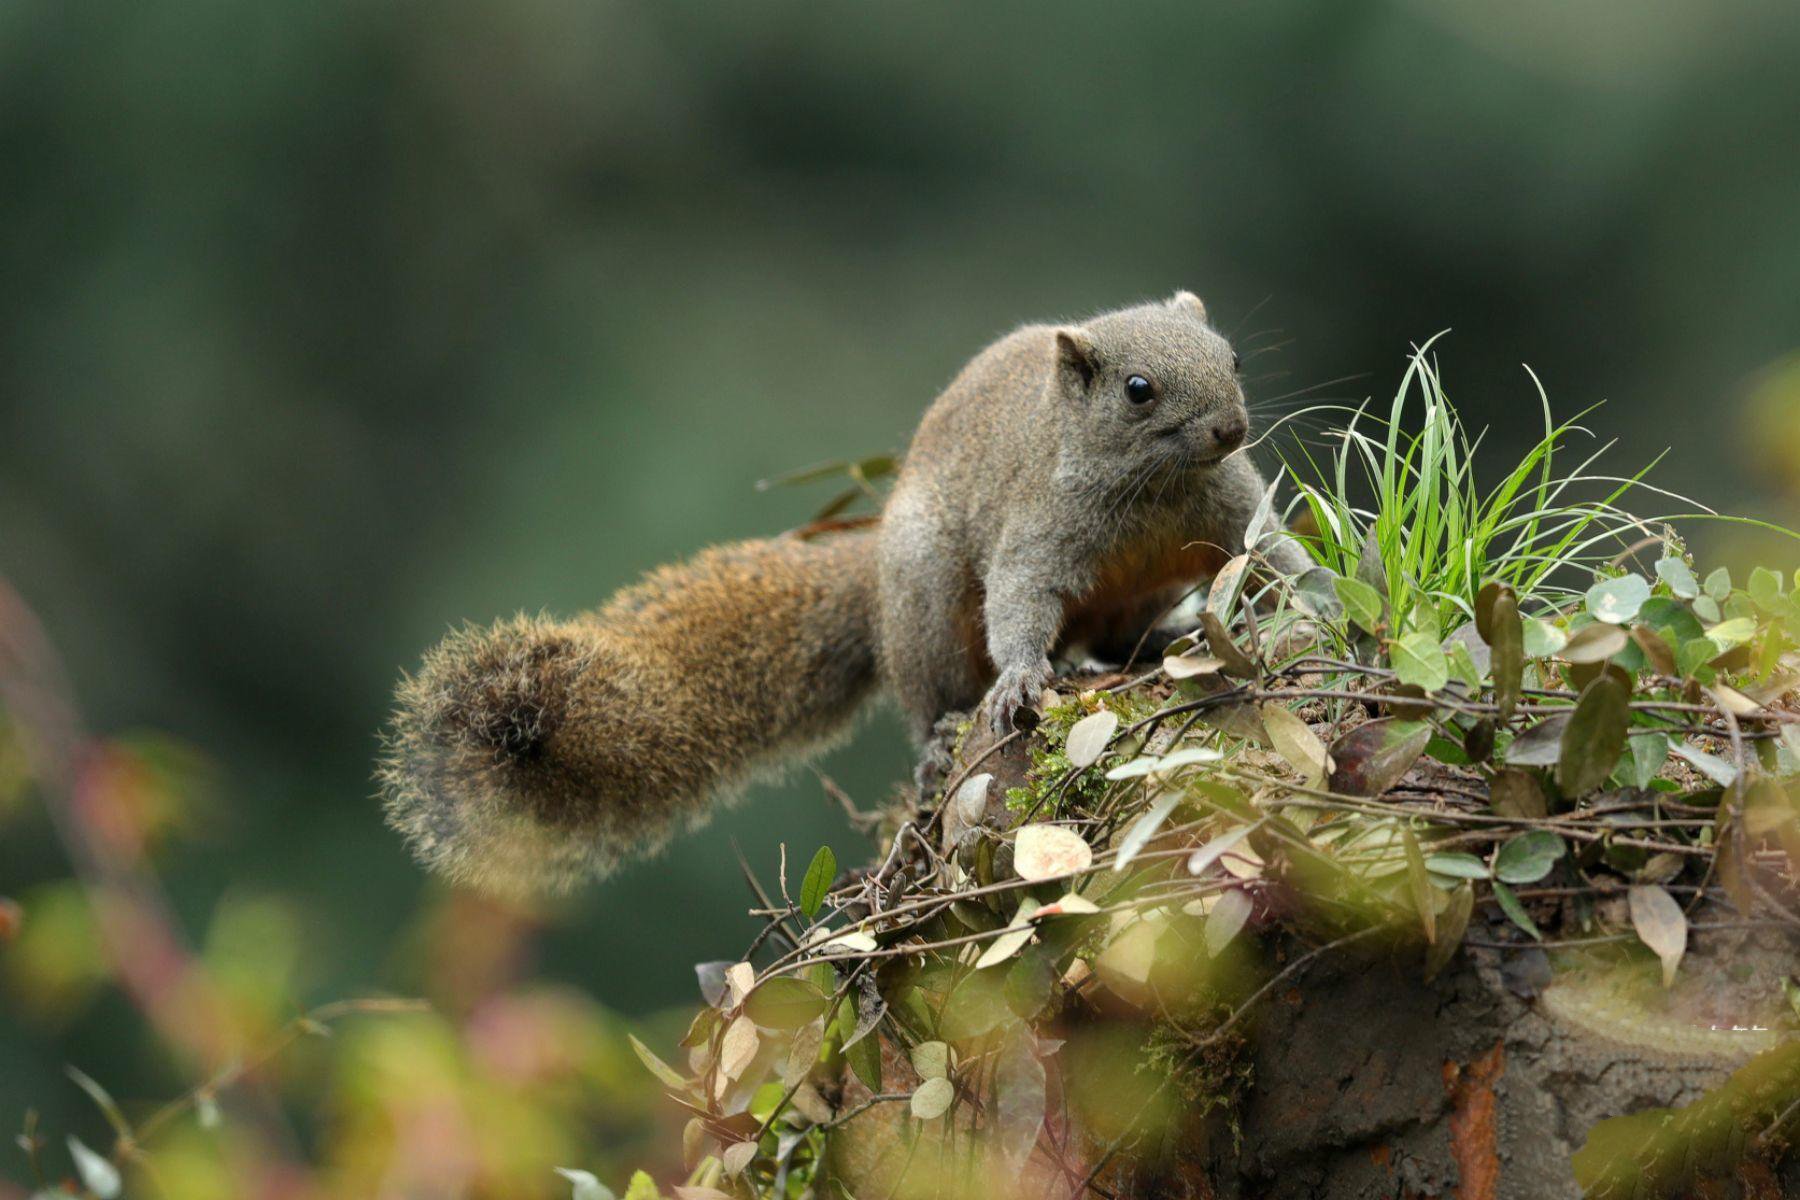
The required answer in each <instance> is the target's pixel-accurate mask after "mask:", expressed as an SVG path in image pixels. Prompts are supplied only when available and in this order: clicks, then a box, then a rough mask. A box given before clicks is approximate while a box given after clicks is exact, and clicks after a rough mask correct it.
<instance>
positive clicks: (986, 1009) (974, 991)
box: [938, 968, 1012, 1042]
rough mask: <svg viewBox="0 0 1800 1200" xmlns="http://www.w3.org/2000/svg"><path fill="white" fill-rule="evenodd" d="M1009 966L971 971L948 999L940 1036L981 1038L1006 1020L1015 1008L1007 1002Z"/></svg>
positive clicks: (954, 1039) (951, 1039)
mask: <svg viewBox="0 0 1800 1200" xmlns="http://www.w3.org/2000/svg"><path fill="white" fill-rule="evenodd" d="M1006 973H1007V972H1006V969H1005V968H990V969H989V970H986V971H970V972H969V973H968V974H967V975H965V976H963V977H962V980H961V982H959V983H958V984H957V985H956V988H955V990H953V991H952V992H951V993H950V995H949V996H947V997H945V999H944V1007H943V1011H942V1012H940V1013H939V1014H938V1036H939V1037H941V1038H942V1039H944V1040H945V1041H946V1042H960V1041H965V1040H967V1039H969V1038H977V1037H980V1036H981V1035H982V1034H984V1033H987V1032H988V1031H990V1030H992V1029H994V1028H995V1027H996V1026H998V1025H999V1024H1000V1023H1001V1022H1002V1021H1005V1020H1006V1019H1007V1018H1008V1017H1009V1016H1010V1014H1011V1012H1012V1010H1011V1009H1010V1008H1008V1007H1007V1005H1006Z"/></svg>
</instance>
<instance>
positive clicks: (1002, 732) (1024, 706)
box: [977, 662, 1051, 738]
mask: <svg viewBox="0 0 1800 1200" xmlns="http://www.w3.org/2000/svg"><path fill="white" fill-rule="evenodd" d="M1050 678H1051V670H1050V664H1049V663H1048V662H1045V663H1041V664H1039V665H1037V666H1035V667H1008V668H1007V669H1006V670H1004V671H1002V672H1000V678H998V679H996V680H995V681H994V686H993V687H992V688H990V689H988V694H987V698H986V699H985V700H983V701H982V702H981V710H980V712H979V714H978V716H977V719H978V720H981V721H985V722H986V723H987V728H988V731H989V732H990V733H992V734H993V735H994V736H995V737H997V738H1000V737H1005V736H1006V735H1007V734H1009V733H1011V732H1013V730H1015V729H1016V730H1019V731H1020V732H1022V733H1029V732H1031V731H1032V730H1033V729H1036V728H1037V724H1038V710H1037V705H1038V700H1039V698H1040V697H1041V696H1042V695H1043V693H1044V688H1045V687H1046V686H1047V685H1048V684H1049V682H1050Z"/></svg>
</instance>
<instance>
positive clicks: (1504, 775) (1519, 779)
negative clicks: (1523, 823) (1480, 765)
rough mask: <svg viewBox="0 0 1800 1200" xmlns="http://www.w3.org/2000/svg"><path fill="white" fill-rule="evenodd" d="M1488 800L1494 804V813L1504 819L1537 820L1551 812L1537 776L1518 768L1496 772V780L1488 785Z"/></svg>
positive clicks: (1508, 768)
mask: <svg viewBox="0 0 1800 1200" xmlns="http://www.w3.org/2000/svg"><path fill="white" fill-rule="evenodd" d="M1488 799H1489V801H1490V802H1491V803H1492V804H1493V807H1494V811H1495V812H1496V813H1499V814H1500V815H1501V816H1503V817H1528V818H1531V819H1533V820H1535V819H1537V818H1539V817H1542V816H1545V815H1547V814H1548V813H1549V811H1550V804H1549V801H1547V800H1546V799H1545V798H1544V789H1543V788H1541V787H1539V786H1538V781H1537V776H1535V775H1533V774H1532V773H1531V772H1530V771H1521V770H1519V769H1518V768H1517V767H1507V768H1505V769H1504V770H1500V771H1496V772H1494V778H1493V780H1492V781H1491V782H1490V783H1489V784H1488Z"/></svg>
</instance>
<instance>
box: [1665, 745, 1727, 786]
mask: <svg viewBox="0 0 1800 1200" xmlns="http://www.w3.org/2000/svg"><path fill="white" fill-rule="evenodd" d="M1669 752H1670V753H1671V754H1675V755H1679V756H1680V757H1681V758H1684V759H1686V760H1687V761H1688V763H1690V764H1691V765H1692V766H1693V768H1694V769H1695V770H1696V771H1698V772H1700V773H1701V774H1702V775H1704V776H1706V777H1707V778H1708V779H1710V780H1712V781H1713V782H1714V783H1716V784H1718V785H1719V786H1720V787H1730V786H1731V785H1732V784H1733V783H1735V782H1737V775H1738V770H1737V768H1736V767H1735V766H1733V765H1732V764H1731V763H1729V762H1726V761H1725V760H1724V759H1722V758H1720V757H1719V756H1718V755H1716V754H1708V753H1707V752H1706V751H1704V750H1702V749H1700V747H1698V746H1695V745H1691V744H1690V743H1688V742H1671V743H1670V744H1669Z"/></svg>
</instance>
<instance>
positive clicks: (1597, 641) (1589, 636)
mask: <svg viewBox="0 0 1800 1200" xmlns="http://www.w3.org/2000/svg"><path fill="white" fill-rule="evenodd" d="M1630 642H1631V638H1630V637H1629V636H1628V635H1627V634H1626V633H1625V631H1624V630H1623V629H1620V628H1619V627H1618V626H1617V625H1608V624H1606V623H1604V622H1596V623H1594V624H1592V625H1583V626H1582V627H1581V628H1580V629H1577V630H1576V631H1575V632H1574V633H1572V634H1570V635H1569V640H1568V642H1567V643H1566V644H1565V645H1564V646H1563V648H1562V656H1563V657H1564V658H1566V659H1568V660H1569V661H1570V662H1572V663H1597V662H1605V661H1606V660H1607V659H1609V658H1611V657H1612V656H1613V655H1615V654H1617V653H1618V652H1619V651H1621V650H1623V649H1624V648H1625V647H1626V646H1627V645H1629V644H1630Z"/></svg>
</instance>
